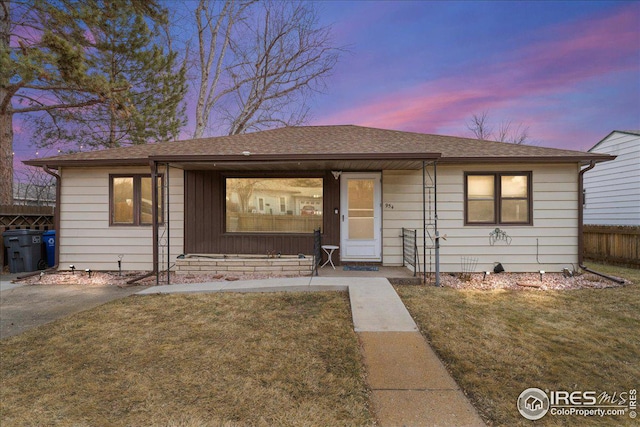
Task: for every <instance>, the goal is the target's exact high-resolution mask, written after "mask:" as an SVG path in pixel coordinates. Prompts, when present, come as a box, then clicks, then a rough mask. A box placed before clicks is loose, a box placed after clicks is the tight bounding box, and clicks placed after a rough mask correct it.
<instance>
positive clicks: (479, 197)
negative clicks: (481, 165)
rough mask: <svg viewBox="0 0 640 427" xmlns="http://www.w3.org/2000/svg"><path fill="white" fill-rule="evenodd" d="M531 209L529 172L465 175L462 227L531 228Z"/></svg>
mask: <svg viewBox="0 0 640 427" xmlns="http://www.w3.org/2000/svg"><path fill="white" fill-rule="evenodd" d="M531 209H532V199H531V172H503V173H466V174H465V224H467V225H485V224H489V225H498V224H500V225H509V224H516V225H517V224H524V225H530V224H531V223H532V221H531Z"/></svg>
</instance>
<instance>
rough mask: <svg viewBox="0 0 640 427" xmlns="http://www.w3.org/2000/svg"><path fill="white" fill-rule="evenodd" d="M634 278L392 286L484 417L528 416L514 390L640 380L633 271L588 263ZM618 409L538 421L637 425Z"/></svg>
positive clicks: (620, 387)
mask: <svg viewBox="0 0 640 427" xmlns="http://www.w3.org/2000/svg"><path fill="white" fill-rule="evenodd" d="M590 266H591V267H592V268H593V269H594V270H596V271H601V272H605V273H608V274H611V275H616V276H621V277H623V278H625V279H627V280H629V281H631V282H633V284H631V285H627V286H624V287H613V288H608V289H580V290H564V291H552V290H547V291H542V290H539V289H528V290H504V289H498V290H477V289H476V290H458V289H451V288H447V287H443V288H435V287H422V286H405V287H402V286H400V287H396V289H397V290H398V293H399V294H400V296H401V298H402V300H403V301H404V303H405V304H406V306H407V308H408V309H409V311H410V312H411V314H412V316H413V317H414V319H415V320H416V322H417V323H418V325H419V326H420V329H421V331H422V332H423V334H424V335H425V336H426V337H427V340H428V341H429V343H430V344H431V345H432V346H433V348H434V350H435V351H436V352H437V353H438V355H439V356H440V358H441V359H442V360H443V361H444V363H445V364H446V366H447V368H448V369H449V371H450V372H451V374H452V375H453V377H454V378H455V379H456V381H457V382H458V384H459V385H460V386H461V387H462V388H463V390H464V391H465V393H466V394H467V395H468V396H469V397H470V398H471V400H472V402H473V404H474V405H475V406H476V408H478V410H479V411H480V413H481V414H482V416H483V417H484V418H485V420H486V421H487V422H488V423H489V425H500V426H516V425H531V424H533V422H531V421H528V420H526V419H525V418H523V417H522V416H521V415H520V414H519V412H518V410H517V408H516V401H517V398H518V396H519V394H520V393H521V392H522V391H523V390H525V389H527V388H529V387H537V388H540V389H542V390H565V391H569V392H572V391H576V390H580V391H588V390H595V391H597V392H598V393H600V392H603V391H606V392H608V393H609V394H613V393H614V392H617V393H620V392H624V391H626V392H628V391H629V390H630V389H640V328H639V326H638V325H640V270H632V269H624V268H618V267H607V266H602V265H591V264H590ZM637 422H638V421H637V419H635V420H634V419H631V418H630V417H629V416H628V415H626V416H620V417H603V418H594V417H588V418H584V417H578V416H575V415H573V416H552V415H550V414H547V415H545V416H544V418H542V419H540V420H538V421H535V424H536V425H544V426H550V425H581V426H584V425H637Z"/></svg>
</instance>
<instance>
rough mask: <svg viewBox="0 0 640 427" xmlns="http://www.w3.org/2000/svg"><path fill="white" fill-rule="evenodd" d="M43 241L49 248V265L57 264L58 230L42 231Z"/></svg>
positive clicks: (47, 248)
mask: <svg viewBox="0 0 640 427" xmlns="http://www.w3.org/2000/svg"><path fill="white" fill-rule="evenodd" d="M42 242H43V243H44V247H45V249H46V250H47V265H48V266H49V267H53V266H54V265H56V230H49V231H45V232H44V233H42Z"/></svg>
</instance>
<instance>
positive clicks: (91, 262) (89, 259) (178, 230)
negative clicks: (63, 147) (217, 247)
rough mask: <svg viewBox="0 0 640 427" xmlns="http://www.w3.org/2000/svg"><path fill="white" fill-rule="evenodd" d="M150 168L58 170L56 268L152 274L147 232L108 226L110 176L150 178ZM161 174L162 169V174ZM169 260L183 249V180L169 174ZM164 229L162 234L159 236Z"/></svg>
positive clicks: (174, 173)
mask: <svg viewBox="0 0 640 427" xmlns="http://www.w3.org/2000/svg"><path fill="white" fill-rule="evenodd" d="M149 172H150V171H149V168H61V171H60V174H61V177H62V186H61V200H60V232H59V233H60V235H59V240H58V241H59V244H60V263H59V268H60V269H62V270H67V269H68V268H69V264H73V265H75V267H76V268H77V269H79V270H84V269H86V268H90V269H92V270H96V271H98V270H111V271H115V270H117V269H118V255H120V254H122V255H124V257H123V258H122V269H123V270H151V269H152V268H153V243H152V232H153V231H152V227H151V226H139V227H135V226H109V174H126V173H131V174H148V173H149ZM160 172H161V173H164V168H162V169H161V170H160ZM169 186H170V188H169V192H170V193H169V196H170V202H171V205H170V212H169V214H170V221H171V223H170V237H171V245H170V246H171V259H175V257H176V256H177V255H179V254H180V253H182V250H183V247H184V177H183V172H182V170H180V169H170V175H169ZM164 231H165V230H164V227H162V228H160V235H161V236H162V235H163V232H164Z"/></svg>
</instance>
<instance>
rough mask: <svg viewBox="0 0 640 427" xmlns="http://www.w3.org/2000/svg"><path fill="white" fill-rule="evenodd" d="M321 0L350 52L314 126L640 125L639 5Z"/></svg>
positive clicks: (30, 152) (587, 142)
mask: <svg viewBox="0 0 640 427" xmlns="http://www.w3.org/2000/svg"><path fill="white" fill-rule="evenodd" d="M168 4H171V3H170V2H169V3H168ZM317 6H318V9H319V11H320V19H321V22H322V24H324V25H329V24H331V25H333V37H334V42H335V44H336V45H337V46H341V47H344V48H346V50H347V52H346V53H345V54H344V55H343V56H342V58H341V60H340V62H339V64H338V65H337V67H336V68H335V70H334V73H333V75H332V76H331V77H330V78H329V79H328V80H327V82H326V83H327V88H326V90H325V92H324V93H322V94H319V95H317V96H316V97H315V98H314V99H313V100H312V103H311V111H310V113H311V115H310V121H309V124H314V125H315V124H323V125H324V124H356V125H363V126H373V127H380V128H388V129H397V130H406V131H415V132H425V133H436V134H445V135H457V136H471V133H470V131H469V130H468V129H467V126H466V123H467V122H468V121H469V119H470V118H471V116H472V115H473V114H480V113H482V112H487V113H488V116H489V119H490V122H491V124H493V126H494V127H498V126H499V124H500V123H501V122H503V121H509V120H510V121H512V122H513V123H514V124H523V125H524V126H528V127H529V133H530V137H531V140H530V143H533V144H536V145H541V146H547V147H557V148H567V149H576V150H587V149H589V148H591V147H592V146H593V145H595V144H596V143H597V142H598V141H600V140H601V139H602V138H604V137H605V136H606V135H607V134H608V133H609V132H611V131H612V130H628V129H640V2H637V1H636V2H628V1H442V2H440V1H397V2H391V1H322V2H317ZM24 119H26V117H25V118H24ZM27 120H28V119H27ZM193 122H194V119H193V117H189V124H188V126H187V128H186V129H185V131H184V133H183V134H184V135H190V134H192V133H193ZM15 123H16V124H17V123H18V121H17V120H16V121H15ZM27 138H28V135H27V134H24V135H23V134H21V132H20V130H19V129H17V132H16V135H15V144H14V145H15V151H16V162H18V161H19V160H24V159H27V158H33V157H36V148H35V147H33V146H32V145H30V143H29V141H28V140H25V139H27ZM53 154H55V150H40V152H39V153H38V156H40V157H42V156H47V155H53Z"/></svg>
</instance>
